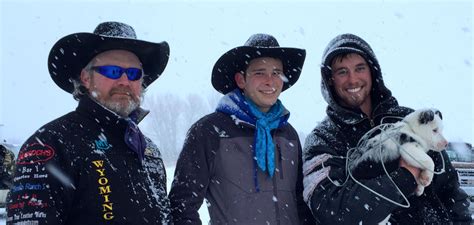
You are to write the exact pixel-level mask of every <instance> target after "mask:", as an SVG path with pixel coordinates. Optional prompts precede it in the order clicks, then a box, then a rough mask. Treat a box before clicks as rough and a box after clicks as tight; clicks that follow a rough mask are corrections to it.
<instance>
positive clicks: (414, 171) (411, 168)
mask: <svg viewBox="0 0 474 225" xmlns="http://www.w3.org/2000/svg"><path fill="white" fill-rule="evenodd" d="M399 165H400V167H405V168H406V169H407V170H408V171H410V173H411V174H412V175H413V177H414V178H415V179H416V180H417V181H418V177H419V176H420V172H421V170H420V168H417V167H414V166H411V165H409V164H408V163H407V162H405V160H403V158H400V163H399Z"/></svg>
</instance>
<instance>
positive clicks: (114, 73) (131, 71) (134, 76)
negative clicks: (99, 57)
mask: <svg viewBox="0 0 474 225" xmlns="http://www.w3.org/2000/svg"><path fill="white" fill-rule="evenodd" d="M91 69H92V70H94V71H95V72H97V73H100V74H102V75H103V76H105V77H107V78H110V79H113V80H117V79H119V78H120V77H122V74H123V73H125V74H127V78H128V80H131V81H135V80H139V79H140V78H141V77H142V75H143V71H142V69H139V68H133V67H130V68H122V67H120V66H114V65H106V66H93V67H91Z"/></svg>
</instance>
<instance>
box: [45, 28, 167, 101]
mask: <svg viewBox="0 0 474 225" xmlns="http://www.w3.org/2000/svg"><path fill="white" fill-rule="evenodd" d="M108 50H127V51H130V52H133V53H134V54H135V55H136V56H137V57H138V58H139V60H140V62H141V63H142V66H143V71H144V73H145V76H144V77H143V87H145V88H146V87H147V86H148V85H150V84H151V83H152V82H153V81H155V80H156V79H157V78H158V77H159V76H160V75H161V73H162V72H163V70H164V69H165V67H166V64H167V63H168V58H169V51H170V50H169V46H168V43H167V42H165V41H164V42H161V43H153V42H147V41H142V40H138V39H137V35H136V34H135V30H134V29H133V28H132V27H131V26H130V25H127V24H124V23H119V22H104V23H101V24H99V25H98V26H97V27H96V28H95V30H94V32H93V33H74V34H70V35H68V36H65V37H63V38H61V39H60V40H59V41H57V42H56V44H54V46H53V47H52V48H51V51H50V52H49V57H48V69H49V74H50V75H51V78H52V79H53V81H54V82H55V83H56V84H57V85H58V86H59V87H60V88H62V89H63V90H65V91H67V92H69V93H72V92H73V91H74V85H73V82H72V81H73V80H74V79H78V78H79V75H80V73H81V70H82V69H83V68H84V67H85V66H86V65H87V64H88V63H89V62H90V61H91V60H92V58H94V57H95V56H96V55H98V54H99V53H101V52H104V51H108Z"/></svg>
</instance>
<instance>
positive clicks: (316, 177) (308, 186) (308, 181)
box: [303, 166, 331, 203]
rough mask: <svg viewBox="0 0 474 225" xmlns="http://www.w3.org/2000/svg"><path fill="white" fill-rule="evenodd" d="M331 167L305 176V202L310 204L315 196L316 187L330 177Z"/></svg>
mask: <svg viewBox="0 0 474 225" xmlns="http://www.w3.org/2000/svg"><path fill="white" fill-rule="evenodd" d="M330 170H331V167H329V166H328V167H323V168H322V169H320V170H317V171H315V172H312V173H310V174H309V175H305V176H304V178H303V186H304V190H303V198H304V201H305V202H307V203H310V200H311V196H313V192H314V189H316V186H317V185H318V184H319V183H320V182H321V181H322V180H324V179H325V178H327V177H328V176H329V171H330Z"/></svg>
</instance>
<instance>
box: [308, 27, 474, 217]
mask: <svg viewBox="0 0 474 225" xmlns="http://www.w3.org/2000/svg"><path fill="white" fill-rule="evenodd" d="M406 75H407V74H403V75H399V76H400V77H399V79H404V78H403V77H402V76H406ZM407 80H408V79H407ZM321 92H322V94H323V96H324V98H325V100H326V101H327V103H328V106H327V109H326V113H327V116H326V118H324V120H323V121H322V122H321V123H319V124H318V125H317V126H316V128H315V129H314V130H313V131H312V132H311V134H310V135H309V136H308V137H307V139H306V141H305V147H304V151H303V152H304V161H305V162H304V166H303V168H304V169H303V171H304V174H305V178H304V186H305V188H304V189H305V190H304V197H305V201H306V202H307V203H308V205H309V206H310V208H311V210H312V212H313V215H314V216H315V218H316V220H318V224H385V223H380V222H382V221H384V222H386V221H387V219H388V218H389V220H390V224H439V225H441V224H452V223H454V224H469V223H470V221H471V216H470V214H469V211H468V206H469V202H468V201H467V195H466V193H465V192H464V191H463V190H461V189H460V188H459V182H458V177H457V173H456V171H455V170H454V168H453V167H452V165H451V163H450V161H449V158H448V155H447V154H446V153H445V152H444V151H443V152H442V155H441V154H438V153H434V152H429V155H430V157H431V158H432V159H433V161H434V162H435V164H436V169H435V171H441V170H442V169H444V170H445V172H444V173H442V174H438V175H435V176H434V179H433V182H432V183H431V185H430V186H428V187H427V188H426V189H425V192H424V194H423V195H421V196H419V197H418V196H415V195H414V193H415V190H416V185H417V182H416V179H417V178H418V176H419V173H420V171H419V169H417V168H415V167H412V166H409V165H408V164H407V163H406V162H405V161H404V160H403V159H396V160H394V161H392V162H389V163H387V165H386V167H387V169H388V172H389V175H386V174H385V171H384V170H383V169H382V166H381V165H380V164H370V165H369V166H367V167H364V169H360V170H359V171H360V173H363V177H364V179H360V180H359V183H357V182H355V180H353V179H350V178H348V177H347V168H346V165H347V164H346V156H347V154H348V151H351V150H352V148H355V147H357V146H358V143H359V140H360V139H361V138H362V137H363V136H364V135H365V134H366V132H368V131H369V130H371V129H372V128H374V127H375V126H377V125H380V124H381V123H393V122H396V121H398V120H400V119H401V118H402V117H404V116H406V115H408V114H409V113H410V112H412V111H413V110H412V109H409V108H407V107H403V106H399V105H398V102H397V100H396V99H395V97H393V96H392V93H391V92H390V90H389V89H388V88H387V87H386V86H385V84H384V82H383V79H382V72H381V69H380V65H379V62H378V60H377V58H376V57H375V54H374V52H373V51H372V49H371V47H370V46H369V44H368V43H367V42H365V41H364V40H363V39H362V38H360V37H358V36H356V35H353V34H342V35H339V36H337V37H335V38H334V39H333V40H332V41H330V42H329V44H328V46H327V47H326V50H325V52H324V54H323V59H322V64H321ZM443 165H446V166H445V168H443ZM359 175H360V174H356V173H355V174H354V176H355V177H357V176H359ZM394 184H396V186H397V187H398V188H399V189H398V191H397V188H396V187H395V186H394ZM372 191H374V192H377V193H379V194H380V195H376V194H375V193H373V192H372ZM400 192H401V193H403V195H405V196H407V197H409V198H408V200H409V202H410V206H409V207H406V206H407V204H408V203H407V202H406V201H405V200H404V198H403V197H402V195H401V194H400ZM382 196H383V197H386V198H388V199H390V200H392V201H391V202H390V201H387V200H386V199H384V198H382ZM402 205H405V207H400V206H402Z"/></svg>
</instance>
